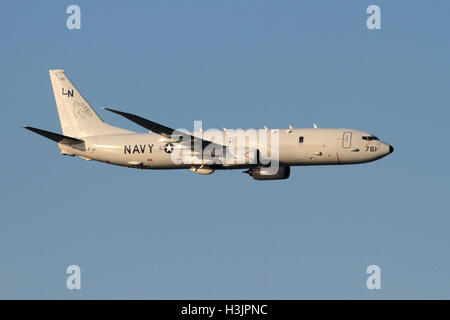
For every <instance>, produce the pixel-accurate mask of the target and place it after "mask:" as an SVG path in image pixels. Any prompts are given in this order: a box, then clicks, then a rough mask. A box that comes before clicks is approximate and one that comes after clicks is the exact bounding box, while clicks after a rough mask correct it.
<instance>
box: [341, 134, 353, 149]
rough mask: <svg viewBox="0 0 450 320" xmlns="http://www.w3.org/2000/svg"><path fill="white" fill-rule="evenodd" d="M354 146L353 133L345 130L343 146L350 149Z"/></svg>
mask: <svg viewBox="0 0 450 320" xmlns="http://www.w3.org/2000/svg"><path fill="white" fill-rule="evenodd" d="M351 147H352V133H351V132H344V136H343V137H342V148H344V149H349V148H351Z"/></svg>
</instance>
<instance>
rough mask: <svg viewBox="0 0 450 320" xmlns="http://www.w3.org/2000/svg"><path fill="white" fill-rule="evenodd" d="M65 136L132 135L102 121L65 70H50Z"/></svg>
mask: <svg viewBox="0 0 450 320" xmlns="http://www.w3.org/2000/svg"><path fill="white" fill-rule="evenodd" d="M49 72H50V80H51V82H52V86H53V93H54V95H55V100H56V106H57V108H58V114H59V120H60V122H61V127H62V131H63V134H64V135H66V136H70V137H76V138H82V137H87V136H96V135H109V134H121V133H131V131H128V130H125V129H121V128H117V127H113V126H110V125H109V124H107V123H105V122H103V121H102V119H100V117H99V116H98V115H97V114H96V113H95V111H94V110H93V109H92V107H91V106H90V105H89V103H88V102H87V101H86V100H85V99H84V97H83V96H82V95H81V93H80V92H79V91H78V89H77V88H76V87H75V86H74V85H73V84H72V82H71V81H70V80H69V78H68V77H67V76H66V75H65V74H64V70H49Z"/></svg>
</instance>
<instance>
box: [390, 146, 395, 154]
mask: <svg viewBox="0 0 450 320" xmlns="http://www.w3.org/2000/svg"><path fill="white" fill-rule="evenodd" d="M392 152H394V147H393V146H391V145H389V154H391V153H392Z"/></svg>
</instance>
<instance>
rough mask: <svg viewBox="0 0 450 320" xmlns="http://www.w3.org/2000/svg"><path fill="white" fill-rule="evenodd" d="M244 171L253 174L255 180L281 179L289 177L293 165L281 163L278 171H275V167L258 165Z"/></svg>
mask: <svg viewBox="0 0 450 320" xmlns="http://www.w3.org/2000/svg"><path fill="white" fill-rule="evenodd" d="M244 172H245V173H248V174H249V175H251V176H252V177H253V179H255V180H281V179H287V178H289V175H290V174H291V167H289V166H283V165H280V167H279V168H278V171H277V172H276V173H273V168H269V167H257V168H252V169H249V170H247V171H244Z"/></svg>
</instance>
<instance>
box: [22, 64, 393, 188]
mask: <svg viewBox="0 0 450 320" xmlns="http://www.w3.org/2000/svg"><path fill="white" fill-rule="evenodd" d="M49 72H50V79H51V83H52V86H53V93H54V95H55V100H56V106H57V109H58V114H59V119H60V122H61V127H62V133H63V134H59V133H53V132H49V131H45V130H41V129H37V128H33V127H29V126H25V127H24V128H26V129H28V130H31V131H33V132H35V133H37V134H40V135H42V136H44V137H46V138H48V139H51V140H53V141H55V142H56V143H57V144H58V147H59V149H60V152H61V154H63V155H68V156H78V157H80V158H82V159H84V160H96V161H101V162H104V163H108V164H114V165H119V166H125V167H131V168H139V169H189V170H191V171H193V172H196V173H198V174H211V173H213V172H214V171H215V170H223V169H246V171H244V172H245V173H248V174H249V175H250V176H252V177H253V179H256V180H276V179H287V178H289V175H290V167H291V166H310V165H341V164H357V163H366V162H370V161H374V160H377V159H380V158H383V157H384V156H386V155H388V154H390V153H392V152H393V151H394V148H393V147H392V146H391V145H389V144H387V143H385V142H382V141H380V140H379V139H378V138H377V137H376V136H374V135H372V134H370V133H367V132H363V131H360V130H354V129H330V128H317V126H316V125H314V128H299V129H296V128H293V127H292V126H289V128H285V129H268V128H267V127H265V128H264V129H259V130H253V129H248V130H230V129H225V128H224V129H223V130H206V131H203V130H202V129H201V127H200V128H199V130H194V131H187V130H184V129H172V128H170V127H167V126H165V125H162V124H159V123H156V122H154V121H151V120H147V119H145V118H142V117H140V116H137V115H134V114H131V113H127V112H123V111H118V110H113V109H110V108H103V109H105V110H108V111H111V112H113V113H116V114H118V115H120V116H123V117H125V118H127V119H129V120H131V121H133V122H135V123H136V124H138V125H140V126H142V127H144V128H145V129H147V130H149V131H148V132H145V133H136V132H133V131H130V130H126V129H122V128H118V127H115V126H112V125H109V124H107V123H105V122H103V121H102V119H101V118H100V117H99V116H98V115H97V113H96V112H95V111H94V110H93V109H92V107H91V106H90V105H89V103H88V102H87V101H86V100H85V99H84V97H83V96H82V95H81V93H80V92H79V91H78V90H77V88H76V87H75V86H74V85H73V84H72V82H71V81H70V80H69V78H68V77H67V75H66V74H65V71H64V70H50V71H49ZM194 127H195V125H194Z"/></svg>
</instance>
